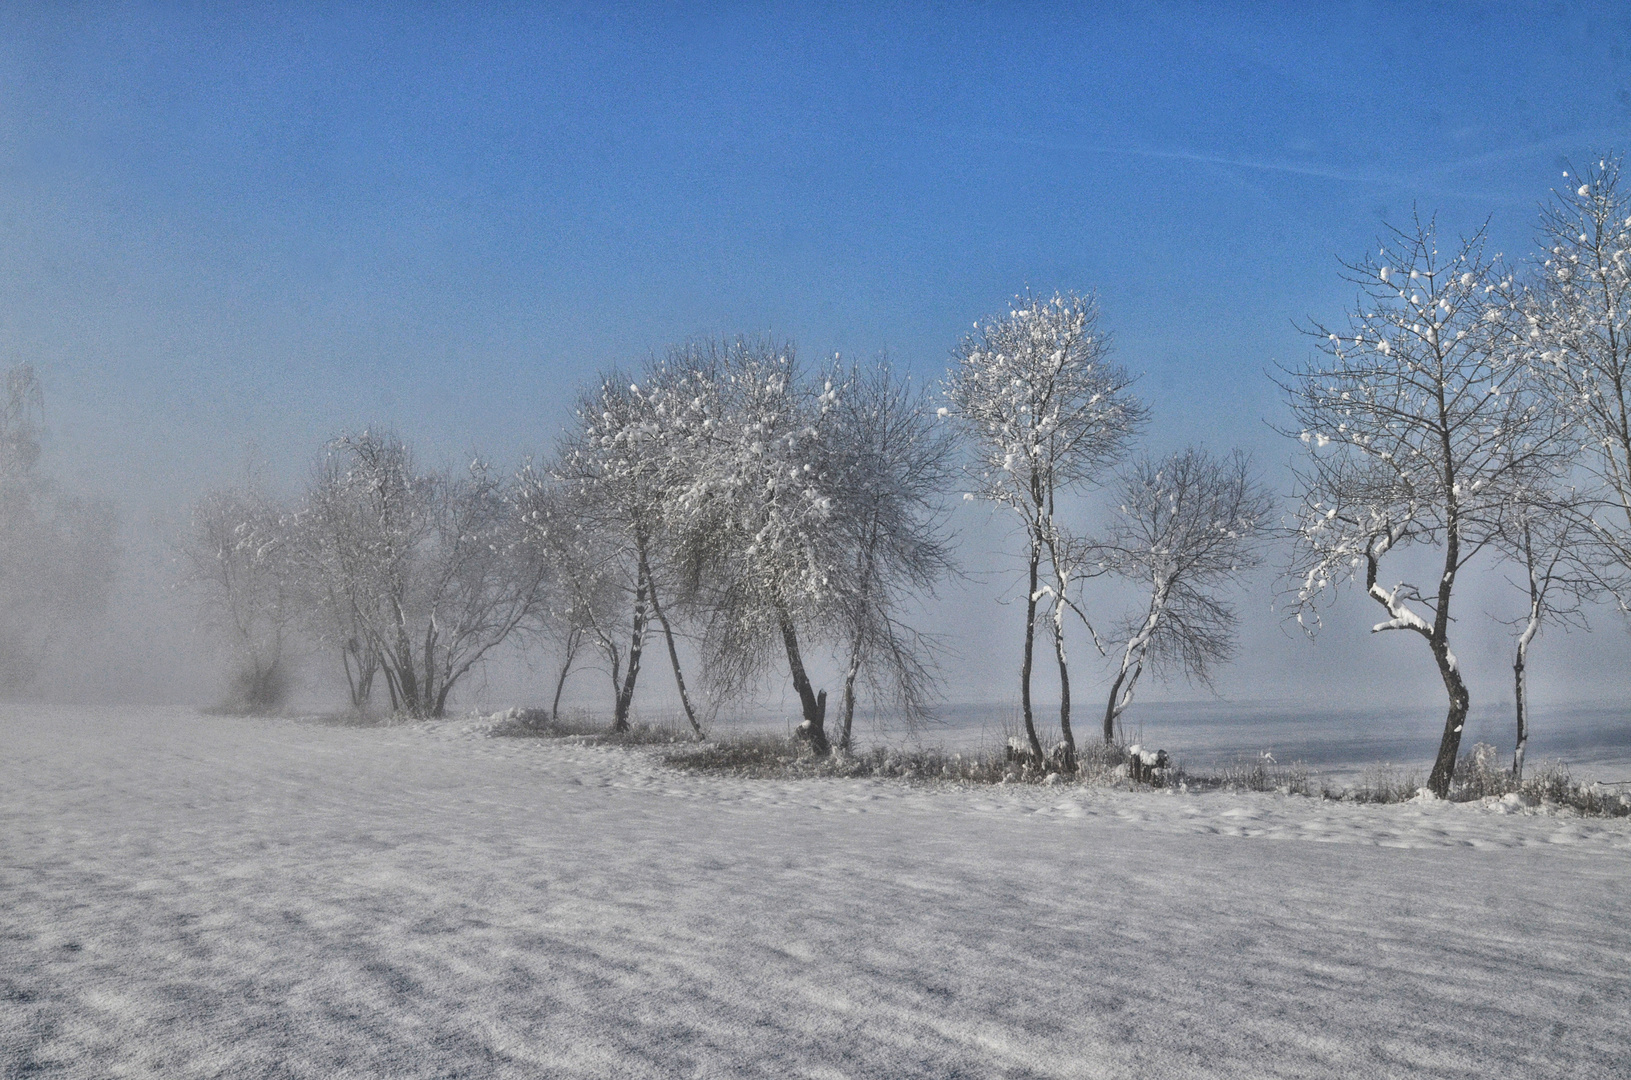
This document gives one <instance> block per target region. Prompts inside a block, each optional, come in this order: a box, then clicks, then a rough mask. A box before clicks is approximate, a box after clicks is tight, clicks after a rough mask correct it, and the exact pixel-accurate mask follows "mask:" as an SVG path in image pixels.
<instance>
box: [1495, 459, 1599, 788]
mask: <svg viewBox="0 0 1631 1080" xmlns="http://www.w3.org/2000/svg"><path fill="white" fill-rule="evenodd" d="M1585 507H1586V503H1585V501H1584V500H1582V499H1581V497H1580V495H1579V493H1578V492H1576V491H1574V490H1572V489H1565V488H1563V487H1561V486H1554V487H1550V488H1539V489H1522V490H1519V491H1516V492H1514V493H1513V497H1512V499H1511V501H1510V503H1509V504H1508V507H1507V512H1506V514H1505V515H1503V517H1502V519H1501V526H1500V532H1499V534H1498V535H1497V536H1496V544H1497V545H1498V546H1499V548H1500V551H1501V553H1502V555H1503V556H1504V557H1505V558H1506V559H1507V561H1508V562H1509V563H1510V564H1512V565H1513V566H1514V567H1515V568H1517V569H1518V570H1519V571H1520V572H1521V574H1522V580H1520V581H1514V582H1513V584H1514V585H1515V586H1517V587H1518V589H1519V590H1521V591H1522V592H1523V593H1524V597H1525V599H1526V601H1527V603H1526V605H1525V608H1524V613H1523V615H1522V616H1521V617H1520V618H1517V619H1512V620H1507V625H1509V626H1512V627H1514V628H1515V629H1516V630H1517V640H1516V642H1515V644H1514V648H1513V659H1512V681H1513V694H1514V697H1513V702H1514V704H1513V708H1514V711H1515V713H1516V721H1517V729H1516V745H1515V747H1514V749H1513V752H1512V775H1513V777H1514V778H1515V779H1518V780H1521V779H1523V758H1524V751H1525V749H1526V747H1527V746H1528V743H1529V646H1530V645H1531V644H1533V642H1534V640H1535V638H1536V636H1537V635H1539V633H1540V632H1541V630H1542V629H1543V628H1544V627H1545V626H1547V625H1558V626H1564V627H1571V626H1572V627H1579V628H1581V629H1589V626H1588V624H1587V622H1586V613H1585V607H1586V604H1587V603H1588V602H1589V601H1592V600H1595V599H1597V598H1598V594H1599V592H1600V585H1599V580H1600V575H1599V574H1597V573H1595V572H1594V570H1593V568H1592V567H1591V565H1590V563H1589V557H1587V556H1586V555H1585V554H1584V552H1585V549H1586V548H1588V547H1589V545H1590V544H1591V540H1592V535H1593V532H1594V530H1593V529H1592V527H1591V525H1590V522H1589V519H1588V518H1587V516H1586V514H1585V513H1583V512H1582V511H1583V510H1584V509H1585ZM1509 580H1510V579H1509Z"/></svg>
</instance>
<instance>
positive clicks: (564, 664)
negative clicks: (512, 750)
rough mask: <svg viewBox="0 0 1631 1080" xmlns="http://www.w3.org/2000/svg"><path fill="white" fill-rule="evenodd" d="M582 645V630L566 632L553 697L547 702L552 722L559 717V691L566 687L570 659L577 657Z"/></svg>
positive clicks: (570, 665) (570, 670)
mask: <svg viewBox="0 0 1631 1080" xmlns="http://www.w3.org/2000/svg"><path fill="white" fill-rule="evenodd" d="M582 645H583V631H582V630H572V631H570V632H568V633H567V635H566V649H565V652H566V658H565V659H564V660H562V661H561V673H560V674H559V675H558V676H556V678H555V698H554V700H553V701H551V702H550V703H549V719H550V720H551V721H552V722H554V721H558V720H560V718H561V692H562V691H564V690H565V689H566V677H567V676H568V675H570V674H571V673H572V661H573V660H575V659H576V658H577V655H578V649H579V648H581V647H582Z"/></svg>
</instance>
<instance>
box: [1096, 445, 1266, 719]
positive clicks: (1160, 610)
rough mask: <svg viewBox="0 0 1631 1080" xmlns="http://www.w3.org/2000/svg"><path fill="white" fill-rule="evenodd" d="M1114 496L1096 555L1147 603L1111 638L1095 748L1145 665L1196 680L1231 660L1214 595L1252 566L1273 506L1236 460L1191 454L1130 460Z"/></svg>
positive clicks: (1242, 460) (1231, 624) (1228, 611)
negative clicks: (1117, 657)
mask: <svg viewBox="0 0 1631 1080" xmlns="http://www.w3.org/2000/svg"><path fill="white" fill-rule="evenodd" d="M1120 495H1121V501H1120V507H1119V509H1120V513H1119V515H1118V516H1117V517H1116V519H1115V522H1114V524H1113V525H1112V526H1111V528H1110V533H1109V536H1108V538H1107V539H1106V542H1105V543H1104V545H1103V546H1102V547H1101V548H1100V551H1101V552H1102V555H1103V557H1104V558H1106V560H1107V562H1108V565H1109V566H1110V567H1111V568H1112V569H1113V570H1114V571H1115V572H1116V573H1117V574H1119V575H1121V576H1122V577H1124V578H1126V579H1128V580H1129V581H1133V582H1137V583H1139V584H1141V585H1142V586H1144V587H1145V588H1146V589H1148V590H1149V598H1148V601H1147V603H1146V604H1145V609H1144V611H1143V612H1142V613H1141V614H1140V615H1138V616H1136V617H1133V618H1130V619H1129V620H1128V621H1127V624H1126V625H1125V627H1124V629H1123V633H1122V635H1120V640H1121V641H1122V642H1123V646H1122V650H1121V663H1120V667H1119V669H1118V670H1117V672H1116V676H1115V679H1114V680H1113V681H1112V682H1111V685H1110V695H1109V700H1108V701H1107V702H1106V704H1105V708H1104V741H1105V742H1110V741H1112V740H1113V738H1114V736H1115V725H1116V721H1117V720H1118V719H1119V718H1120V717H1121V714H1122V713H1123V712H1124V711H1125V710H1126V709H1127V706H1128V705H1130V704H1131V703H1132V700H1133V691H1134V689H1135V688H1136V686H1137V685H1138V678H1139V675H1140V674H1142V673H1143V671H1144V668H1145V666H1146V663H1147V662H1150V663H1154V664H1157V665H1160V664H1173V665H1175V666H1177V667H1178V668H1180V669H1181V670H1182V671H1183V672H1184V673H1185V674H1186V675H1189V676H1191V677H1193V678H1196V679H1199V680H1201V681H1203V682H1205V681H1206V680H1207V679H1208V678H1209V675H1210V672H1211V669H1212V667H1213V665H1214V664H1217V663H1220V662H1223V661H1225V660H1227V659H1229V657H1230V656H1231V655H1232V653H1233V650H1234V631H1235V624H1236V621H1237V620H1236V615H1235V612H1234V610H1233V609H1232V608H1231V607H1230V606H1229V605H1228V604H1227V603H1225V602H1224V601H1223V600H1221V599H1219V597H1218V596H1217V589H1218V588H1219V587H1221V586H1224V585H1227V584H1230V583H1233V582H1236V581H1238V580H1239V577H1240V575H1241V573H1243V572H1244V571H1246V570H1248V569H1250V568H1252V567H1254V566H1257V565H1258V564H1259V563H1260V562H1261V561H1262V544H1263V540H1264V523H1265V521H1266V520H1267V518H1268V515H1269V514H1270V512H1271V511H1272V509H1273V505H1274V500H1273V496H1272V495H1271V493H1270V492H1269V491H1268V490H1267V489H1266V488H1265V487H1264V486H1263V485H1262V483H1261V482H1259V481H1258V480H1257V479H1255V478H1254V477H1253V475H1252V469H1251V462H1250V460H1249V459H1248V457H1247V456H1246V455H1245V454H1243V453H1241V452H1239V451H1236V452H1235V453H1234V454H1232V455H1230V456H1229V457H1227V458H1214V457H1212V456H1210V455H1208V454H1207V453H1206V452H1205V451H1203V450H1197V449H1195V448H1193V447H1192V448H1190V449H1187V450H1184V451H1182V452H1180V453H1177V454H1173V455H1171V456H1170V457H1167V458H1165V459H1164V460H1162V461H1158V462H1157V461H1151V460H1149V459H1148V458H1145V459H1143V460H1140V461H1138V462H1137V463H1135V464H1134V465H1133V466H1132V468H1131V469H1129V470H1128V471H1127V472H1126V473H1125V475H1124V476H1123V477H1122V481H1121V492H1120Z"/></svg>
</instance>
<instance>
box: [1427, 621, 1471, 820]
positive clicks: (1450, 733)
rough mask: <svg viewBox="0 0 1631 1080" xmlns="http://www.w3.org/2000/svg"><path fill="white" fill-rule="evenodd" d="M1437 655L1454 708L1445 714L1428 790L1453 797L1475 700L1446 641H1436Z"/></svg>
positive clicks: (1451, 706)
mask: <svg viewBox="0 0 1631 1080" xmlns="http://www.w3.org/2000/svg"><path fill="white" fill-rule="evenodd" d="M1432 644H1433V658H1434V659H1435V660H1437V661H1438V673H1439V677H1440V678H1442V679H1443V680H1444V689H1445V690H1446V691H1447V692H1448V693H1449V695H1450V710H1449V712H1448V713H1447V714H1446V715H1445V717H1444V735H1443V737H1442V738H1441V739H1440V740H1439V744H1438V757H1437V758H1436V759H1434V761H1433V771H1432V773H1430V774H1429V775H1428V777H1427V790H1429V791H1431V792H1432V793H1433V794H1434V795H1437V796H1438V797H1439V798H1441V799H1445V798H1449V795H1450V783H1451V781H1453V780H1454V779H1455V759H1456V756H1457V755H1458V754H1459V753H1460V752H1461V732H1462V729H1463V728H1465V727H1466V725H1467V712H1468V710H1469V709H1470V708H1471V705H1472V699H1471V696H1470V695H1469V694H1468V693H1467V684H1466V683H1465V682H1463V681H1462V679H1461V672H1460V671H1459V670H1458V669H1457V666H1456V659H1455V656H1454V654H1453V653H1451V652H1450V649H1449V646H1448V645H1446V644H1445V643H1444V642H1443V641H1442V640H1439V641H1434V642H1433V643H1432Z"/></svg>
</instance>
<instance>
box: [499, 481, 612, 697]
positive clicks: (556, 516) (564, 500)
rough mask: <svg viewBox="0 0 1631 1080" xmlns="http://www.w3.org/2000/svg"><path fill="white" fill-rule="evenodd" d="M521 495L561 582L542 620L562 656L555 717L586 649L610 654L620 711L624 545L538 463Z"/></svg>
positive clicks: (531, 535)
mask: <svg viewBox="0 0 1631 1080" xmlns="http://www.w3.org/2000/svg"><path fill="white" fill-rule="evenodd" d="M517 499H518V502H519V505H520V507H521V515H522V520H523V521H524V522H525V526H526V535H527V538H528V542H529V543H530V544H532V545H533V546H534V548H535V549H536V550H537V551H538V553H539V557H540V558H542V559H543V560H544V563H545V565H546V567H547V568H548V574H549V578H550V580H551V581H552V582H553V583H554V586H553V588H551V589H550V590H549V592H548V594H547V596H546V598H545V602H544V605H543V609H542V614H541V618H540V626H541V631H542V633H543V634H544V635H545V636H547V637H549V638H552V639H553V640H554V641H555V643H556V645H557V648H558V650H559V652H558V656H559V659H560V667H559V668H558V669H557V671H556V678H555V690H554V694H553V696H552V698H551V703H550V718H551V719H556V720H558V719H559V718H560V710H561V696H562V694H563V693H564V692H565V690H566V681H567V678H568V677H569V676H570V675H571V674H572V669H573V667H574V666H575V665H576V664H577V663H578V661H579V659H580V658H581V657H582V655H583V653H584V651H585V650H586V649H593V650H598V651H599V652H601V654H602V655H604V656H605V657H606V659H607V663H608V665H609V668H610V676H611V684H612V685H611V690H612V703H613V708H614V710H615V708H616V703H617V701H618V700H619V698H620V697H621V695H622V690H623V680H622V673H623V650H622V646H621V645H620V644H619V643H618V640H617V638H616V637H615V636H614V633H615V632H616V628H617V627H618V625H619V624H620V623H622V622H624V621H625V620H624V611H625V609H626V607H627V606H628V605H627V604H626V600H627V597H626V596H625V595H624V589H623V586H622V584H621V583H620V576H621V575H620V573H619V569H618V567H617V566H616V565H615V564H616V561H617V556H618V553H619V551H620V545H619V544H618V543H617V542H616V540H615V539H611V538H607V537H606V536H604V535H602V533H601V532H600V530H599V529H597V528H596V525H595V522H596V521H597V520H598V515H597V514H596V513H594V512H592V511H590V510H587V509H586V508H584V507H583V505H582V503H583V501H584V496H583V495H581V494H579V493H577V492H576V491H575V489H573V488H571V487H568V486H567V485H564V484H562V483H561V482H560V481H559V480H557V479H555V478H554V477H553V476H551V475H548V474H545V473H542V472H540V471H538V470H535V469H534V468H532V466H531V465H528V466H527V467H525V468H523V469H522V470H521V472H520V474H519V475H518V476H517Z"/></svg>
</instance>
